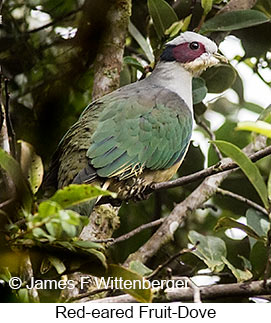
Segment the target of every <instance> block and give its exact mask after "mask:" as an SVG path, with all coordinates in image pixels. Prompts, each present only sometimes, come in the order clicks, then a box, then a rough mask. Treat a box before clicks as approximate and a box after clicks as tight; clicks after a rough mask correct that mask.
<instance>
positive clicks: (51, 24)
mask: <svg viewBox="0 0 271 323" xmlns="http://www.w3.org/2000/svg"><path fill="white" fill-rule="evenodd" d="M82 8H83V7H80V8H78V9H75V10H72V11H70V12H68V13H66V14H65V15H63V16H60V17H57V18H55V19H54V20H52V21H51V22H49V23H48V24H45V25H43V26H41V27H38V28H35V29H31V30H28V31H27V32H26V33H27V34H33V33H36V32H38V31H41V30H43V29H46V28H48V27H51V26H53V25H55V24H56V23H57V22H59V21H62V20H64V19H66V18H68V17H70V16H72V15H74V14H76V13H77V12H79V11H80V10H82Z"/></svg>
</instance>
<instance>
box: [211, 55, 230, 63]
mask: <svg viewBox="0 0 271 323" xmlns="http://www.w3.org/2000/svg"><path fill="white" fill-rule="evenodd" d="M213 57H214V58H216V59H218V60H219V61H220V62H221V63H226V64H227V63H229V60H228V59H227V58H226V57H225V56H224V55H221V54H219V53H215V54H213Z"/></svg>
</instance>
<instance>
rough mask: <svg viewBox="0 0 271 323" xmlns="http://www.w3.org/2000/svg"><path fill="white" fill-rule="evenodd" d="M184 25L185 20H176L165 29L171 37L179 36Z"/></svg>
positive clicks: (166, 33)
mask: <svg viewBox="0 0 271 323" xmlns="http://www.w3.org/2000/svg"><path fill="white" fill-rule="evenodd" d="M183 25H184V22H183V20H179V21H175V22H174V23H173V24H172V25H171V26H170V27H169V28H168V29H167V30H165V35H167V36H169V37H170V38H174V37H175V36H177V35H178V34H179V33H180V31H181V29H182V27H183Z"/></svg>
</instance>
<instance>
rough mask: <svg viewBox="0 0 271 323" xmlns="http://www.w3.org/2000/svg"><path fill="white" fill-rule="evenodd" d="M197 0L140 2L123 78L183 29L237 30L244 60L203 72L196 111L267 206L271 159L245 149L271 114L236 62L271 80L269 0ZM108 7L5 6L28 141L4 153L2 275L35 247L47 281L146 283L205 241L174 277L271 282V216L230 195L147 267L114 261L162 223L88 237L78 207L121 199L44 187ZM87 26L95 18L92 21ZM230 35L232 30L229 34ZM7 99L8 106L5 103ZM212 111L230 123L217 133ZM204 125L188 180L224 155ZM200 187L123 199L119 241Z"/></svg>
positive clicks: (16, 270) (13, 105)
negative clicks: (78, 277) (79, 277)
mask: <svg viewBox="0 0 271 323" xmlns="http://www.w3.org/2000/svg"><path fill="white" fill-rule="evenodd" d="M191 3H192V1H182V0H180V1H176V2H175V1H170V0H168V1H165V0H148V1H145V0H141V1H135V0H134V1H133V3H132V6H133V10H132V16H131V21H130V23H129V26H128V34H127V39H126V47H125V52H124V57H123V70H122V72H121V75H120V78H121V79H120V83H121V85H125V84H129V83H131V82H134V81H136V80H138V79H139V78H141V77H145V76H146V74H148V72H149V71H150V70H151V69H152V68H153V67H154V65H155V64H156V62H157V59H158V57H159V55H160V53H161V51H162V49H163V46H164V44H165V43H166V42H167V41H169V40H171V39H172V38H174V37H175V36H176V35H178V34H179V33H180V32H183V31H186V30H195V29H196V30H198V31H199V32H200V33H201V34H204V35H207V36H210V35H211V32H215V33H214V34H212V35H216V34H218V32H227V33H228V34H230V35H234V36H235V37H237V38H238V39H239V40H240V41H241V44H242V46H243V48H244V55H243V56H236V57H234V58H233V59H232V61H231V62H230V63H229V64H220V65H218V66H215V67H213V68H210V69H209V70H207V71H205V72H204V73H203V74H202V75H201V76H200V77H198V78H194V79H193V101H194V110H195V114H196V117H197V119H198V120H200V121H202V122H203V123H204V124H206V125H207V126H210V127H211V129H215V131H214V133H213V134H214V136H215V138H216V140H214V141H213V143H215V144H216V146H217V148H218V149H219V150H220V151H221V153H223V154H225V155H226V156H228V157H230V158H232V159H233V160H234V161H235V162H236V163H237V164H238V165H239V166H240V169H241V170H239V171H237V172H235V173H233V174H232V175H230V176H229V177H228V178H227V179H226V180H225V181H224V183H223V185H222V186H223V188H225V189H227V190H229V191H233V192H235V193H236V194H239V195H242V196H244V197H245V198H248V199H250V200H252V201H254V202H255V203H258V204H260V205H262V206H263V207H264V208H265V209H266V210H267V211H268V212H269V211H270V201H271V172H270V166H271V164H270V162H271V161H270V157H266V158H264V159H263V160H261V161H258V162H257V163H253V162H252V161H251V160H250V159H249V158H248V157H247V156H246V155H245V154H244V153H243V152H242V150H241V149H242V148H244V147H245V146H246V145H248V144H249V143H252V144H253V143H254V142H255V138H256V134H255V133H257V134H261V135H264V136H266V137H268V138H270V137H271V128H270V127H271V126H270V123H271V118H270V109H269V108H266V107H263V106H261V105H259V104H256V103H253V102H247V101H246V95H245V87H246V83H245V82H243V79H242V78H241V76H240V75H239V73H238V68H236V66H237V67H238V65H239V64H243V65H245V66H246V67H247V68H248V69H250V70H251V71H253V72H254V73H255V74H257V75H258V76H259V77H260V79H261V80H262V82H263V83H265V84H267V85H268V86H270V80H268V78H265V77H266V76H265V75H266V74H267V73H265V72H269V73H270V68H271V59H270V47H271V42H270V39H268V37H266V35H269V34H270V31H271V24H270V19H271V1H270V0H267V1H263V0H259V1H257V4H256V5H255V7H254V8H252V9H248V10H237V11H230V12H226V13H219V11H220V10H221V9H222V8H223V7H224V6H225V5H226V3H227V1H220V0H201V1H196V2H195V5H192V4H191ZM193 3H194V2H193ZM107 10H108V4H107V1H105V0H103V1H98V0H92V1H81V0H80V1H79V0H77V1H62V0H57V1H55V0H38V1H32V0H31V1H30V0H29V1H19V0H14V1H5V2H4V4H3V8H2V15H3V28H2V30H1V32H2V34H1V38H0V44H1V46H0V63H1V66H2V71H3V74H4V76H5V77H6V78H8V79H9V84H8V86H9V92H10V93H11V100H10V116H11V121H12V124H13V127H14V132H15V134H16V137H17V138H18V139H19V141H18V142H17V149H16V151H17V154H16V156H13V157H12V156H11V155H10V154H9V153H7V152H6V151H4V149H0V168H1V173H2V175H3V176H2V177H1V178H0V192H1V196H0V205H1V210H0V227H1V230H2V231H3V230H4V232H5V235H2V236H1V238H0V249H1V254H0V267H1V268H0V279H3V280H5V281H9V279H10V278H11V277H12V276H20V277H25V273H22V272H21V269H20V265H21V263H24V262H25V261H26V259H27V257H28V256H27V254H28V255H30V256H29V257H30V260H31V261H30V262H31V263H32V267H33V271H34V273H33V275H34V276H35V277H37V278H41V279H46V278H52V277H54V278H57V279H59V280H60V279H61V277H62V275H67V274H70V273H74V272H76V271H81V272H84V273H87V274H90V275H95V276H97V277H101V276H103V277H109V276H113V277H116V278H120V277H122V278H123V279H127V278H128V279H131V280H133V279H140V280H143V279H144V278H143V277H144V276H148V275H149V274H150V273H151V272H152V270H153V269H155V268H156V267H157V266H159V265H161V264H162V263H163V262H164V261H165V260H166V259H168V258H169V257H170V256H171V255H172V254H175V253H178V252H179V251H180V250H182V249H184V248H187V245H188V244H189V243H191V244H193V245H196V244H197V242H200V243H199V245H197V247H196V249H195V250H194V251H193V252H188V253H185V254H184V255H182V256H181V260H182V261H181V262H172V263H171V264H170V266H171V267H172V273H173V275H176V276H184V275H187V276H192V277H193V276H194V275H196V274H197V273H198V271H199V270H200V269H209V271H210V272H211V273H212V274H213V273H215V274H216V275H218V276H219V279H220V280H219V283H232V282H236V281H238V282H242V281H247V280H257V279H263V278H268V277H270V271H269V272H268V270H267V269H268V266H267V263H268V259H269V261H270V240H271V239H270V219H268V217H267V216H266V215H264V214H262V213H260V212H258V211H256V210H254V209H251V208H250V207H249V205H247V204H246V203H241V202H240V201H237V200H233V199H231V198H230V197H225V196H223V198H221V196H218V195H215V196H213V197H212V198H211V199H210V200H209V202H208V204H211V205H212V208H206V209H205V210H204V211H202V210H195V212H193V214H191V216H190V217H189V218H188V220H187V221H186V223H185V224H184V225H183V226H182V227H181V228H179V229H178V230H177V232H176V234H175V237H174V238H175V239H174V242H170V243H168V244H167V245H166V246H165V247H164V248H162V249H161V250H160V251H159V253H158V254H157V255H156V256H155V257H153V259H152V260H151V261H150V262H149V263H147V264H145V265H144V264H142V263H141V262H132V263H131V264H130V268H128V269H127V268H124V267H122V266H120V265H116V264H118V263H122V262H124V261H125V259H126V258H127V257H128V256H129V255H130V254H131V253H133V252H135V251H136V250H137V249H138V248H139V247H141V246H142V245H143V244H144V243H145V242H146V241H147V240H148V239H149V238H150V236H151V235H152V233H153V230H154V229H153V228H151V229H148V230H144V231H142V232H140V233H139V234H138V235H136V236H134V237H132V238H130V239H129V240H125V241H124V242H120V243H119V244H114V245H113V246H112V247H107V246H108V245H107V244H105V243H99V242H98V243H97V242H95V241H82V240H79V238H78V235H79V232H80V231H81V230H82V227H83V226H84V225H86V223H87V222H88V221H89V220H88V219H86V218H85V217H82V216H80V215H79V213H77V206H78V205H79V204H80V203H83V202H89V201H92V202H93V201H94V200H95V199H96V198H97V197H99V196H104V195H105V196H111V198H115V197H116V196H115V195H114V194H112V193H110V192H108V191H105V190H102V189H101V188H99V187H95V186H89V185H70V186H68V187H65V188H63V189H61V190H58V191H57V192H56V193H55V194H54V195H53V196H51V197H50V198H48V197H46V196H44V192H43V190H42V186H41V184H42V178H43V173H44V169H45V170H46V169H47V168H48V164H49V160H50V156H51V155H52V153H53V151H54V150H55V148H56V145H57V142H59V139H60V138H61V137H62V135H63V134H64V133H65V131H66V130H67V129H68V128H69V126H70V125H71V124H73V122H75V121H76V120H77V118H78V116H79V115H80V112H81V111H82V110H83V108H84V107H85V106H86V105H88V104H89V103H90V102H91V92H92V87H93V78H94V73H95V71H94V70H93V62H94V61H95V59H96V58H97V55H98V51H99V44H100V42H101V38H102V34H103V32H104V30H105V28H106V27H105V21H104V20H105V19H104V17H105V14H104V13H105V12H106V11H107ZM88 21H90V22H91V23H90V24H88V23H86V22H88ZM112 28H113V27H112ZM221 35H222V37H224V36H225V33H221ZM2 83H3V82H2V79H1V85H2ZM228 90H229V91H232V92H234V93H235V96H236V97H237V100H235V101H234V102H232V101H231V100H230V99H229V96H225V95H224V94H225V93H226V94H227V91H228ZM225 91H226V92H225ZM210 93H212V94H213V98H214V99H212V100H211V101H208V100H206V95H208V94H210ZM1 95H2V96H1V98H2V100H3V98H5V96H7V93H6V94H5V93H4V92H3V86H2V88H1ZM3 101H5V100H3ZM7 101H8V100H6V101H5V102H1V106H2V105H5V104H7ZM240 110H242V111H245V112H248V111H249V112H253V113H255V119H256V118H258V120H257V121H255V122H251V121H245V122H239V121H240V120H239V119H238V112H239V111H240ZM210 115H211V117H210ZM213 116H219V117H220V119H221V120H223V121H222V122H221V123H220V124H219V126H217V127H216V128H215V127H214V125H213V121H214V117H213ZM0 117H2V115H0ZM0 121H1V118H0ZM0 124H1V126H2V123H0ZM195 131H196V132H197V133H200V134H201V136H202V138H204V139H202V140H203V142H204V144H203V145H202V146H201V147H199V146H197V145H196V144H193V143H192V144H191V146H190V148H189V152H188V154H187V156H186V158H185V161H184V163H183V165H182V167H181V168H180V170H179V172H178V176H182V175H187V174H191V173H194V172H196V171H198V170H202V169H203V168H204V167H205V166H206V165H213V164H215V163H216V162H217V161H218V157H217V153H216V151H215V150H214V148H213V146H212V145H209V146H208V152H207V153H206V149H204V147H205V148H206V142H207V141H208V140H209V139H210V138H209V134H208V133H207V132H206V130H204V129H203V128H201V127H200V126H195ZM251 132H252V133H251ZM0 139H1V138H0ZM211 139H214V138H211ZM0 142H1V141H0ZM2 148H3V147H2ZM7 178H9V179H11V182H12V187H13V189H14V191H15V193H16V195H15V198H14V199H11V200H9V199H10V196H9V194H8V193H9V192H8V189H7V187H8V184H7ZM198 185H199V183H198V182H196V183H191V184H188V185H186V186H184V187H178V188H174V189H171V190H168V191H163V192H162V193H161V192H155V193H154V194H152V196H151V198H150V199H149V200H147V201H143V202H140V203H137V204H135V203H133V202H129V203H128V204H124V205H122V207H121V210H120V213H119V215H120V219H121V225H120V228H119V229H118V230H117V231H116V232H115V233H114V237H117V236H120V235H122V234H124V233H127V232H129V231H131V230H132V229H134V228H136V227H138V226H140V225H141V224H143V223H146V222H151V221H152V220H156V219H158V218H161V217H166V216H167V215H168V214H169V213H170V212H171V211H172V209H173V208H174V205H175V204H176V203H179V202H180V201H182V200H184V199H185V198H186V197H187V196H188V195H189V194H190V193H191V192H192V191H193V190H194V189H195V188H196V187H197V186H198ZM243 219H245V223H244V221H243ZM233 230H235V231H233ZM236 230H238V232H240V231H242V232H243V234H244V235H243V237H244V238H242V237H239V238H238V239H234V237H233V236H232V234H231V233H232V232H236ZM2 250H3V252H2ZM0 287H1V286H0ZM124 292H127V293H130V294H131V295H132V296H134V297H135V298H136V299H137V300H138V301H145V302H147V301H152V300H153V297H154V295H153V292H152V291H151V290H149V289H147V290H145V291H141V290H138V289H135V290H134V289H132V290H124ZM10 295H11V296H10ZM10 295H9V296H7V298H6V299H4V300H5V301H6V300H8V301H9V300H10V299H11V300H13V301H14V300H15V301H18V300H19V301H29V300H30V301H33V300H32V299H31V298H29V297H30V296H29V294H28V292H27V291H26V289H25V288H22V289H20V290H18V291H13V292H12V293H10ZM14 295H15V298H14ZM39 295H40V299H41V301H43V300H48V299H46V296H44V295H42V293H41V292H40V293H39ZM9 297H10V298H9ZM59 297H60V291H58V293H52V294H50V296H49V300H50V301H52V300H53V301H57V300H59ZM222 301H223V299H222ZM237 301H243V299H242V298H238V299H237Z"/></svg>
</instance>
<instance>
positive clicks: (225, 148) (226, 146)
mask: <svg viewBox="0 0 271 323" xmlns="http://www.w3.org/2000/svg"><path fill="white" fill-rule="evenodd" d="M212 142H214V143H215V144H216V145H217V147H218V149H220V150H221V151H222V152H223V153H224V154H225V155H227V156H228V157H230V158H231V159H233V160H234V161H235V162H236V164H238V166H239V167H240V168H241V169H242V171H243V172H244V174H245V175H246V176H247V178H248V179H249V181H250V182H251V184H252V185H253V186H254V188H255V189H256V191H257V192H258V194H259V196H260V198H261V199H262V201H263V204H264V206H265V208H266V209H268V207H269V203H268V198H267V188H266V185H265V183H264V180H263V178H262V176H261V173H260V171H259V169H258V167H257V166H256V165H255V164H254V163H253V162H252V161H251V160H250V159H249V158H248V157H247V156H246V154H244V153H243V152H242V150H241V149H240V148H238V147H237V146H235V145H233V144H231V143H229V142H226V141H222V140H216V141H212Z"/></svg>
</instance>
